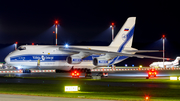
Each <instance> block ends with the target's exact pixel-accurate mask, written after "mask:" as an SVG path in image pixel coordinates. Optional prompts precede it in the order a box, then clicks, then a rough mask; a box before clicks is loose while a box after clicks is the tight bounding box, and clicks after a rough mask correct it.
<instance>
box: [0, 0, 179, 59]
mask: <svg viewBox="0 0 180 101" xmlns="http://www.w3.org/2000/svg"><path fill="white" fill-rule="evenodd" d="M179 10H180V8H179V2H172V1H169V0H167V1H166V0H155V1H153V0H142V1H140V0H139V1H137V0H132V1H130V0H123V1H122V0H57V1H53V0H50V1H32V0H31V1H29V0H24V1H19V0H17V1H15V0H12V1H11V0H10V1H1V2H0V44H12V43H14V42H16V41H18V42H19V43H22V44H26V43H32V42H34V43H36V44H38V43H39V44H40V43H42V44H54V38H55V35H54V34H53V33H52V31H53V30H54V27H53V24H54V21H55V20H59V22H60V26H59V30H58V39H59V40H58V43H59V44H63V43H66V42H69V43H70V44H71V43H72V44H73V43H75V42H76V43H77V42H82V41H103V42H107V43H110V42H111V31H110V29H108V28H109V25H110V24H111V22H114V23H115V25H116V28H115V33H117V32H118V31H119V29H120V28H121V26H122V25H123V24H124V22H125V20H126V19H127V18H128V17H131V16H136V26H135V32H134V40H133V41H134V43H133V46H134V47H135V48H139V47H140V46H139V45H142V46H143V45H149V43H153V42H155V41H157V40H159V39H160V38H161V36H162V34H165V35H166V37H167V40H168V42H169V43H171V46H172V47H176V48H175V49H174V50H176V52H173V51H171V52H169V54H170V55H172V56H170V55H169V57H171V58H175V56H177V55H178V54H179V53H178V52H177V51H178V50H180V49H179V48H178V47H179V45H178V44H179V43H180V40H179V36H180V34H179V32H180V31H179V27H180V25H179V23H180V16H179ZM102 37H103V38H102ZM140 48H142V47H140ZM172 53H174V54H172ZM167 55H168V53H167Z"/></svg>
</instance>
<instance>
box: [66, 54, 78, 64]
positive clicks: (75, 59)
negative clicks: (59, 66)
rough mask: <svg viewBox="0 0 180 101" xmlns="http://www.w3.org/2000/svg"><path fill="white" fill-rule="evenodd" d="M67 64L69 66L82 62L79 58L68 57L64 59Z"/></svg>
mask: <svg viewBox="0 0 180 101" xmlns="http://www.w3.org/2000/svg"><path fill="white" fill-rule="evenodd" d="M66 61H67V63H69V64H79V63H81V62H82V59H81V58H80V57H77V56H76V57H74V56H69V57H67V58H66Z"/></svg>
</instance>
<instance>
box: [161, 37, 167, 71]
mask: <svg viewBox="0 0 180 101" xmlns="http://www.w3.org/2000/svg"><path fill="white" fill-rule="evenodd" d="M162 38H163V68H164V57H165V54H164V49H165V42H164V39H165V38H166V37H165V35H163V36H162Z"/></svg>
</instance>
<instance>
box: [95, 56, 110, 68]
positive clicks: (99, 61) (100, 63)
mask: <svg viewBox="0 0 180 101" xmlns="http://www.w3.org/2000/svg"><path fill="white" fill-rule="evenodd" d="M93 65H95V66H107V65H108V60H106V59H104V58H94V59H93Z"/></svg>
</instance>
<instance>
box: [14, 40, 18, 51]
mask: <svg viewBox="0 0 180 101" xmlns="http://www.w3.org/2000/svg"><path fill="white" fill-rule="evenodd" d="M17 44H18V42H16V43H15V44H14V46H15V50H16V49H17Z"/></svg>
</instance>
